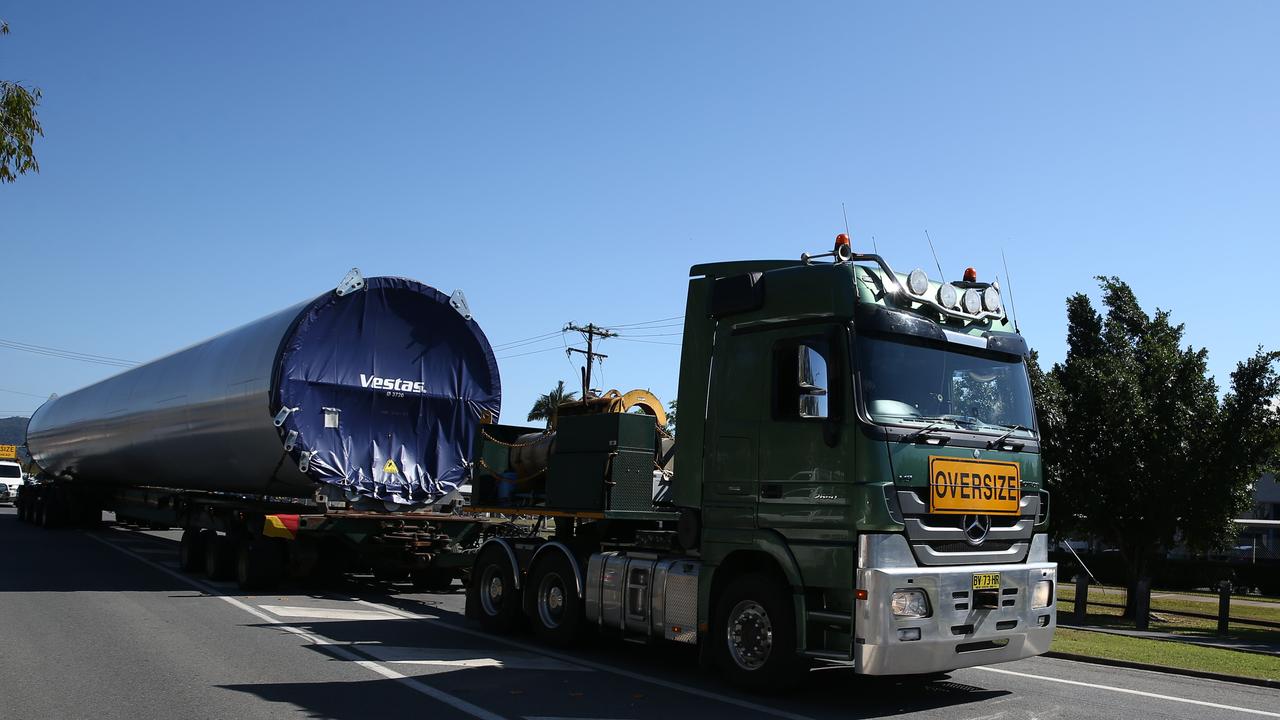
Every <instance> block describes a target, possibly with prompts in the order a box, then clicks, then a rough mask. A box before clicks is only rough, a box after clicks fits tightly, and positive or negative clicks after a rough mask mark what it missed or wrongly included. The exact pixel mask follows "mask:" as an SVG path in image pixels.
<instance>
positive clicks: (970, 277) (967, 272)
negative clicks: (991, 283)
mask: <svg viewBox="0 0 1280 720" xmlns="http://www.w3.org/2000/svg"><path fill="white" fill-rule="evenodd" d="M964 281H965V282H978V271H977V270H974V269H973V268H965V269H964Z"/></svg>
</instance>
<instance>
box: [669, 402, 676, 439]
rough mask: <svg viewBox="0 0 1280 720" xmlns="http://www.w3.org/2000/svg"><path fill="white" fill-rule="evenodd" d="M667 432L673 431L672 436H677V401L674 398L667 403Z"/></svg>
mask: <svg viewBox="0 0 1280 720" xmlns="http://www.w3.org/2000/svg"><path fill="white" fill-rule="evenodd" d="M667 432H668V433H671V437H675V436H676V401H675V400H672V401H671V402H669V403H667Z"/></svg>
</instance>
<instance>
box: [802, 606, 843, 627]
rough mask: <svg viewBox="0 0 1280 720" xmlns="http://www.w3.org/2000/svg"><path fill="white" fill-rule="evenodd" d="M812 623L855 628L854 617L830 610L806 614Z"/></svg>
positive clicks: (811, 611) (812, 611)
mask: <svg viewBox="0 0 1280 720" xmlns="http://www.w3.org/2000/svg"><path fill="white" fill-rule="evenodd" d="M805 616H806V617H807V618H808V620H809V622H811V623H828V624H831V625H839V626H840V627H853V615H849V614H846V613H839V612H832V611H830V610H809V611H807V612H806V613H805Z"/></svg>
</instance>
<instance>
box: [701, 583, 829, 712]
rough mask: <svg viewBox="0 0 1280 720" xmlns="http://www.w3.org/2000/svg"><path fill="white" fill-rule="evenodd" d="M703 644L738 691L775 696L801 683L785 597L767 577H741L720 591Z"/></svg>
mask: <svg viewBox="0 0 1280 720" xmlns="http://www.w3.org/2000/svg"><path fill="white" fill-rule="evenodd" d="M708 641H709V642H711V643H712V652H713V653H714V655H715V659H716V664H717V665H718V666H719V667H720V671H721V672H722V673H723V674H724V675H725V677H726V679H728V680H729V681H730V682H731V683H733V684H734V685H737V686H738V687H741V688H742V689H744V690H750V691H753V692H777V691H779V690H787V689H790V688H794V687H795V686H796V685H798V684H799V683H800V681H801V680H803V679H804V676H805V670H806V665H805V663H804V662H803V659H802V658H800V657H799V656H798V655H797V654H796V623H795V611H794V609H793V608H792V605H791V597H790V595H789V593H788V592H787V587H786V586H785V585H783V584H782V583H780V582H779V581H778V580H777V579H775V578H774V577H772V576H770V575H767V574H764V573H751V574H749V575H743V576H742V577H739V578H737V579H736V580H734V581H732V582H731V583H730V584H729V587H727V588H725V591H724V593H723V594H722V595H721V596H720V601H719V602H718V603H716V613H715V624H714V627H713V628H712V632H711V634H710V637H709V640H708Z"/></svg>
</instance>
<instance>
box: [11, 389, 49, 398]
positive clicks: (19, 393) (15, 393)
mask: <svg viewBox="0 0 1280 720" xmlns="http://www.w3.org/2000/svg"><path fill="white" fill-rule="evenodd" d="M0 392H7V393H13V394H14V395H26V396H27V397H33V398H40V399H41V400H46V399H48V397H49V396H48V395H36V394H35V393H29V392H22V391H21V390H10V389H9V388H0Z"/></svg>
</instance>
